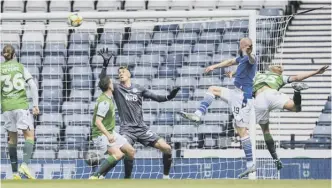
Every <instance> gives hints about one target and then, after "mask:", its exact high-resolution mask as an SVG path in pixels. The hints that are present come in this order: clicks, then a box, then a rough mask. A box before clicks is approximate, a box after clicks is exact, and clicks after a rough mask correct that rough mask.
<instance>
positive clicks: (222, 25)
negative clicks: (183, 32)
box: [204, 21, 228, 33]
mask: <svg viewBox="0 0 332 188" xmlns="http://www.w3.org/2000/svg"><path fill="white" fill-rule="evenodd" d="M227 28H228V25H227V22H226V21H214V22H208V23H206V26H205V28H204V31H206V32H208V33H213V32H216V33H223V32H224V31H225V30H226V29H227Z"/></svg>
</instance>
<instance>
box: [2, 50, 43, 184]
mask: <svg viewBox="0 0 332 188" xmlns="http://www.w3.org/2000/svg"><path fill="white" fill-rule="evenodd" d="M1 55H2V56H3V57H4V58H5V62H2V63H1V65H0V70H1V111H2V118H3V119H4V121H5V125H4V128H5V129H6V130H7V131H8V135H9V141H8V152H9V159H10V162H11V166H12V171H13V179H21V176H20V175H24V176H26V177H27V178H29V179H35V177H34V176H33V174H31V172H30V170H29V168H28V163H29V161H30V159H31V156H32V152H33V145H34V139H35V136H34V125H33V117H32V116H31V114H30V112H29V102H28V98H27V94H26V89H25V84H24V83H25V82H26V83H28V85H29V86H30V90H31V94H32V101H33V109H32V113H33V115H38V114H39V108H38V88H37V86H36V83H35V82H34V81H33V78H32V76H31V74H30V73H29V71H28V70H27V69H26V68H25V67H24V66H23V65H22V64H21V63H19V62H17V61H16V60H15V49H14V47H13V46H12V45H6V46H5V47H4V48H3V50H2V54H1ZM18 129H20V130H22V131H23V135H24V139H25V143H24V147H23V163H22V164H21V166H20V168H19V169H18V170H17V168H18V162H17V130H18ZM18 172H19V173H18Z"/></svg>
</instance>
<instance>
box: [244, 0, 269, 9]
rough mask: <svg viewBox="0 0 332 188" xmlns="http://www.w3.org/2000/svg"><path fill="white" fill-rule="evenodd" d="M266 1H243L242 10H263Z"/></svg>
mask: <svg viewBox="0 0 332 188" xmlns="http://www.w3.org/2000/svg"><path fill="white" fill-rule="evenodd" d="M263 3H264V0H254V1H242V2H241V9H245V10H252V9H261V8H262V6H263Z"/></svg>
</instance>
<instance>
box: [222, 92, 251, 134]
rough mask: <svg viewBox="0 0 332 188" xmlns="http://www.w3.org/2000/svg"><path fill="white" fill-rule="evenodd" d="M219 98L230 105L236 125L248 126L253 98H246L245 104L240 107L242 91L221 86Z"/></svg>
mask: <svg viewBox="0 0 332 188" xmlns="http://www.w3.org/2000/svg"><path fill="white" fill-rule="evenodd" d="M220 98H221V99H222V100H224V101H226V102H227V103H228V104H229V105H230V106H231V109H232V113H233V116H234V119H235V123H236V126H238V127H247V128H249V123H250V114H251V113H252V110H254V108H253V99H248V102H247V106H246V107H244V108H242V102H243V91H242V90H240V89H237V88H235V89H228V88H224V87H222V88H221V93H220Z"/></svg>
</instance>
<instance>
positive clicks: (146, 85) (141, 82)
mask: <svg viewBox="0 0 332 188" xmlns="http://www.w3.org/2000/svg"><path fill="white" fill-rule="evenodd" d="M131 83H133V84H138V85H140V86H143V87H144V88H146V89H149V88H150V87H151V80H150V79H147V78H133V79H131Z"/></svg>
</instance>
